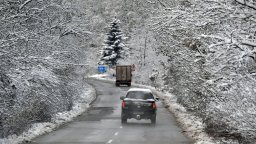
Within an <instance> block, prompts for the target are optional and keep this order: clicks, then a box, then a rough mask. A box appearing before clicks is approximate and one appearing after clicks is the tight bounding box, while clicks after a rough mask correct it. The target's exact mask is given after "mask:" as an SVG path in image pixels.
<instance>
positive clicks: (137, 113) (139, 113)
mask: <svg viewBox="0 0 256 144" xmlns="http://www.w3.org/2000/svg"><path fill="white" fill-rule="evenodd" d="M133 114H135V115H142V114H143V112H134V113H133Z"/></svg>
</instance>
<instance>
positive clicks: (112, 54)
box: [99, 19, 124, 66]
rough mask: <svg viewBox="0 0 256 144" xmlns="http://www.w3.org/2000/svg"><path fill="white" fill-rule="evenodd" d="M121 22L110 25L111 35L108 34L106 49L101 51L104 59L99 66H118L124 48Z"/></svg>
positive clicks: (115, 21) (116, 21)
mask: <svg viewBox="0 0 256 144" xmlns="http://www.w3.org/2000/svg"><path fill="white" fill-rule="evenodd" d="M119 24H120V22H119V21H118V20H116V19H115V20H114V21H113V22H111V24H110V28H109V33H107V39H106V41H105V43H104V47H103V49H102V50H101V53H102V57H101V59H100V62H99V64H106V65H112V66H113V65H116V64H117V60H118V59H119V58H121V57H122V56H121V53H122V50H123V47H124V44H123V43H122V36H123V34H122V32H121V30H120V27H119Z"/></svg>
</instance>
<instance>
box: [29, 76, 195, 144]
mask: <svg viewBox="0 0 256 144" xmlns="http://www.w3.org/2000/svg"><path fill="white" fill-rule="evenodd" d="M90 83H91V84H92V85H93V86H94V87H95V89H96V91H97V99H96V100H95V101H94V102H93V103H92V104H91V108H90V109H89V110H88V111H87V112H85V113H83V114H82V115H81V116H79V117H77V118H75V119H74V121H73V122H70V123H68V124H65V125H64V126H62V127H60V128H59V129H57V130H55V131H53V132H51V133H48V134H45V135H43V136H39V137H38V138H36V139H34V140H33V142H32V143H33V144H189V143H192V141H191V140H189V139H188V138H187V137H186V136H184V135H183V133H182V130H181V129H180V128H179V127H178V126H177V123H176V121H175V119H174V117H173V116H172V114H171V113H169V112H168V110H167V109H166V108H164V106H163V105H162V103H161V102H160V101H159V102H157V107H158V109H157V120H156V125H155V126H154V125H151V124H150V120H140V121H138V120H135V119H128V123H127V124H124V125H122V124H121V118H120V114H121V101H120V96H124V95H125V93H126V91H127V90H128V89H129V87H115V86H114V84H112V83H108V82H102V81H98V80H90Z"/></svg>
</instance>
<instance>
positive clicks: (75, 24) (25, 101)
mask: <svg viewBox="0 0 256 144" xmlns="http://www.w3.org/2000/svg"><path fill="white" fill-rule="evenodd" d="M78 8H79V4H78V3H77V2H74V1H72V0H60V1H56V0H49V1H48V0H47V1H40V0H38V1H37V0H35V1H34V0H20V1H12V0H7V1H1V2H0V19H1V21H0V61H1V62H0V68H1V69H0V86H1V87H0V138H3V137H7V136H8V135H12V134H17V135H18V134H20V133H22V132H23V131H24V130H27V129H28V128H29V127H30V126H31V124H33V123H36V122H46V121H50V120H51V118H52V116H53V115H54V114H56V113H58V112H63V111H69V110H71V108H72V106H73V103H74V101H75V100H76V99H77V98H78V95H80V94H81V89H83V88H84V81H83V76H84V75H85V73H86V69H88V68H87V66H86V65H74V63H82V62H84V60H85V53H84V51H85V50H84V49H83V48H81V45H83V42H84V41H85V40H86V39H87V38H88V33H87V32H86V30H85V29H84V25H85V24H86V23H85V22H84V21H83V20H84V19H83V18H81V17H83V12H81V11H79V9H78ZM82 21H83V22H82Z"/></svg>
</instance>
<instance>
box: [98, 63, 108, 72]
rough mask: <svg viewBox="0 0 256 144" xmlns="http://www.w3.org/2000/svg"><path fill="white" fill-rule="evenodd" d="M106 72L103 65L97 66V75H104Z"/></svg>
mask: <svg viewBox="0 0 256 144" xmlns="http://www.w3.org/2000/svg"><path fill="white" fill-rule="evenodd" d="M106 71H107V69H106V66H104V65H99V66H98V72H99V73H105V72H106Z"/></svg>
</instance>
